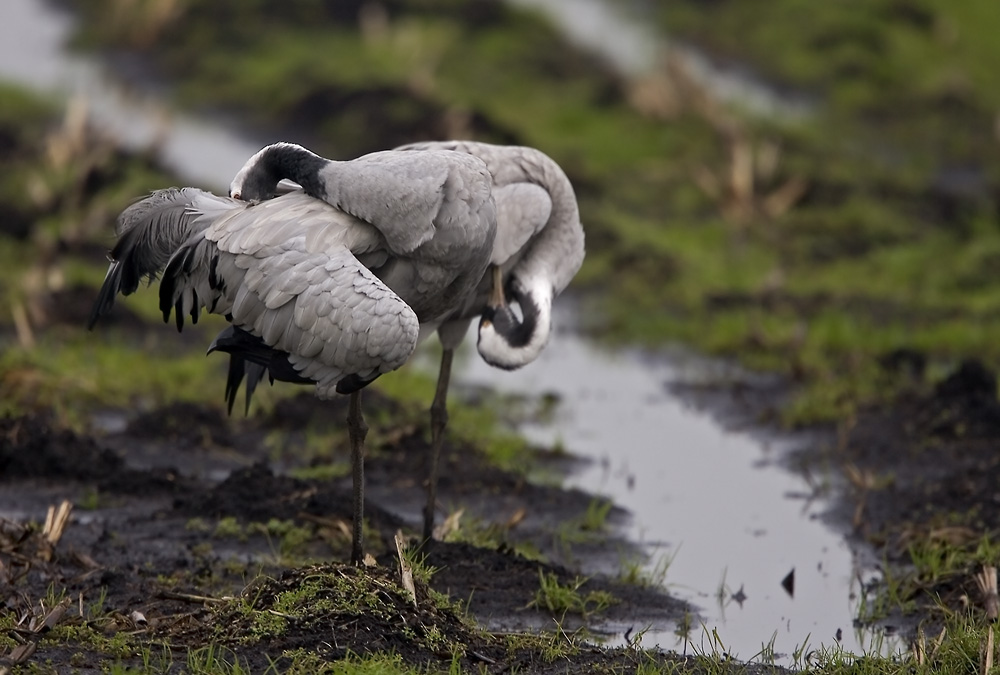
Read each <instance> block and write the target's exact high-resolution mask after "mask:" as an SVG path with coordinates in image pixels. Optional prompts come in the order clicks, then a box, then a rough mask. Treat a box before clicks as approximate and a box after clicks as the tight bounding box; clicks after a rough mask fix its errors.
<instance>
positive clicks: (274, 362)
mask: <svg viewBox="0 0 1000 675" xmlns="http://www.w3.org/2000/svg"><path fill="white" fill-rule="evenodd" d="M215 351H220V352H225V353H227V354H229V373H228V375H227V377H226V405H227V406H228V409H229V413H230V414H232V412H233V405H234V404H235V402H236V394H237V392H238V391H239V388H240V385H241V384H242V383H243V379H244V378H246V411H247V412H249V411H250V401H251V400H252V399H253V394H254V391H256V389H257V385H258V384H260V383H261V381H262V380H263V379H264V376H265V375H267V376H268V378H269V379H270V381H271V383H272V384H273V383H274V381H275V380H279V381H281V382H292V383H295V384H315V382H314V381H313V380H310V379H308V378H305V377H303V376H301V375H300V374H299V373H298V372H297V371H296V370H295V369H294V368H293V367H292V364H291V363H290V362H289V360H288V354H287V353H285V352H283V351H281V350H279V349H274V348H273V347H269V346H267V345H266V344H265V343H264V341H263V340H261V339H260V338H259V337H257V336H256V335H253V334H252V333H248V332H247V331H245V330H243V329H242V328H240V327H239V326H233V325H229V326H226V327H225V328H224V329H223V330H222V331H221V332H220V333H219V334H218V335H217V336H216V337H215V339H214V340H212V344H211V345H209V347H208V353H209V354H211V353H212V352H215Z"/></svg>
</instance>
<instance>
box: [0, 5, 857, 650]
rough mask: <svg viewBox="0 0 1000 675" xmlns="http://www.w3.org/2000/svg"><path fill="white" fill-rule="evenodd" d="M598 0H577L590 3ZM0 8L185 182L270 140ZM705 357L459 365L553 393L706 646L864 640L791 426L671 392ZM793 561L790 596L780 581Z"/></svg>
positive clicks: (597, 487) (10, 73)
mask: <svg viewBox="0 0 1000 675" xmlns="http://www.w3.org/2000/svg"><path fill="white" fill-rule="evenodd" d="M516 1H517V3H518V4H522V5H523V4H526V3H528V2H531V4H535V5H538V4H549V5H552V4H553V0H545V3H542V2H541V0H537V1H536V0H516ZM558 4H560V5H562V6H565V5H567V4H571V3H567V2H562V3H558ZM601 4H602V3H600V2H599V0H585V6H586V7H595V6H596V7H598V9H600V7H599V6H600V5H601ZM607 4H608V5H611V4H612V3H610V2H609V3H607ZM4 9H5V20H4V21H3V22H0V78H4V79H7V80H11V81H15V82H18V83H21V84H23V85H26V86H29V87H32V88H34V89H36V90H41V91H44V92H51V93H53V94H56V95H59V96H64V97H84V98H85V99H86V101H87V105H88V109H89V111H90V113H91V116H92V119H93V121H94V122H95V123H96V124H97V125H98V126H100V127H103V128H104V129H105V130H106V131H108V132H110V133H113V134H115V135H117V136H118V137H119V138H121V139H122V140H123V141H125V142H126V143H128V144H131V145H137V146H143V145H148V144H151V143H154V142H156V143H158V144H159V148H160V150H161V153H162V156H163V158H164V160H165V162H166V163H167V164H169V165H170V166H171V167H172V168H173V169H175V170H176V171H177V172H178V173H179V174H180V175H182V176H183V177H184V178H185V180H186V181H188V182H190V183H192V184H196V185H200V186H203V187H207V188H215V189H220V188H221V189H224V188H225V186H226V185H227V184H228V181H229V179H230V177H231V176H232V175H233V174H234V173H235V172H236V170H237V169H238V168H239V167H240V166H241V165H242V164H243V162H244V161H245V160H246V158H247V157H249V156H250V155H251V154H252V153H253V152H255V151H256V150H257V149H258V148H259V147H260V146H261V145H262V144H263V143H262V142H254V141H250V140H247V139H246V138H244V137H241V136H240V135H239V134H237V133H234V132H233V131H232V129H231V128H229V127H226V126H224V125H223V124H222V123H220V122H217V121H211V120H202V119H196V118H193V117H190V116H186V115H183V114H177V113H171V112H168V109H167V107H166V106H165V104H164V102H163V101H162V100H160V99H159V98H158V97H157V95H156V94H155V93H150V92H148V91H145V92H136V91H133V90H130V89H129V88H128V87H126V86H124V85H123V84H122V83H120V82H119V81H117V80H116V79H115V78H114V77H113V76H111V75H110V74H108V73H107V72H106V71H105V69H104V68H102V67H101V65H100V64H99V62H97V61H95V60H92V59H89V58H83V57H79V56H76V55H71V54H68V53H67V52H66V51H65V46H64V42H65V40H66V38H67V36H68V34H69V31H70V29H71V27H72V19H71V17H69V16H67V15H65V14H63V13H62V12H60V11H57V10H54V9H52V8H50V7H49V6H48V5H47V4H45V3H43V2H42V1H41V0H6V1H5V3H4ZM556 14H557V16H556V18H557V20H558V13H556ZM567 30H568V31H569V30H572V29H570V28H569V27H568V26H567ZM626 51H627V50H626ZM633 56H634V55H633ZM623 58H626V59H630V58H633V57H632V56H628V57H623ZM635 58H639V57H635ZM266 140H277V139H266ZM564 306H565V304H564ZM560 319H561V321H560V323H561V324H562V325H563V326H566V325H569V324H571V323H572V317H571V316H562V317H560ZM468 344H474V338H473V339H471V340H469V341H468ZM705 372H706V371H705V370H704V368H703V367H701V366H699V367H697V368H694V369H688V370H686V366H685V360H684V359H682V358H679V357H677V356H676V355H675V356H672V357H667V356H664V355H655V354H644V353H640V352H637V351H629V350H624V351H608V350H605V349H602V348H600V347H598V346H596V345H594V344H592V343H590V342H588V341H587V340H585V339H583V338H581V337H579V336H578V335H575V334H574V333H572V332H557V333H556V334H555V335H553V338H552V340H551V343H550V345H549V347H548V349H547V350H546V351H545V352H544V353H543V355H542V357H541V358H540V359H539V360H538V361H537V362H535V363H533V364H531V365H530V366H528V367H526V368H524V369H522V370H521V371H518V372H515V373H507V372H502V371H499V370H495V369H492V368H490V367H488V366H487V365H486V364H485V363H483V362H482V361H481V360H480V359H479V358H478V357H477V356H476V355H475V354H474V353H472V352H471V351H470V352H468V353H466V354H465V357H464V358H462V359H461V360H460V367H459V370H458V372H457V373H456V380H457V383H458V385H462V384H466V385H484V386H488V387H490V388H495V389H497V390H499V391H501V392H512V393H520V394H526V395H529V396H536V395H542V394H544V393H553V394H556V395H557V396H558V398H559V401H560V404H559V406H558V409H557V414H556V419H555V420H554V421H553V422H551V423H549V424H546V425H538V424H536V425H528V426H525V427H524V428H523V432H524V433H525V434H527V435H528V436H529V438H531V439H532V440H534V441H537V442H540V443H554V442H557V441H558V442H561V443H562V444H563V445H564V446H565V447H566V448H567V449H568V450H569V451H570V452H572V453H574V454H578V455H581V456H583V457H585V458H588V459H591V460H593V461H592V462H590V463H589V464H588V466H587V468H585V469H583V470H582V471H580V472H579V473H577V474H575V475H573V476H572V477H571V478H570V479H569V482H570V484H571V485H573V486H578V487H581V488H584V489H586V490H588V491H592V492H595V493H599V494H602V495H606V496H608V497H610V498H612V499H613V500H614V501H615V502H616V503H617V504H619V505H621V506H622V507H624V508H625V509H627V510H628V511H630V512H631V513H632V518H631V522H630V523H629V524H628V525H627V526H626V527H627V532H628V535H629V537H630V538H631V539H633V540H635V541H638V542H640V543H641V544H642V545H643V546H644V547H645V548H646V550H647V551H648V552H649V554H650V556H651V558H650V569H651V570H652V569H655V568H656V566H657V565H660V564H666V562H669V569H668V570H667V573H666V576H665V583H666V585H667V586H668V588H669V590H670V592H671V593H672V594H674V595H676V596H678V597H680V598H683V599H686V600H689V601H690V602H691V603H692V604H693V605H695V606H696V607H697V608H698V610H699V616H698V617H696V618H695V626H694V629H693V631H692V633H691V639H692V641H693V642H694V644H695V645H696V646H700V647H699V648H701V649H706V650H708V651H712V647H711V644H712V643H711V641H710V639H709V637H708V636H709V635H710V633H711V631H713V630H715V629H717V631H718V635H719V637H720V638H721V641H722V644H723V645H724V649H725V651H727V652H728V653H730V654H733V655H736V656H739V657H741V658H750V657H752V656H754V655H755V654H757V653H758V652H759V651H760V650H761V648H762V646H763V645H765V644H767V643H769V642H771V641H772V638H773V647H774V649H775V651H776V652H778V653H779V654H785V655H788V654H790V653H791V652H792V651H793V650H794V649H796V648H797V647H799V646H801V645H803V644H804V643H806V642H807V641H808V643H809V644H810V645H811V646H812V647H818V646H819V645H820V644H823V645H827V646H831V647H832V646H836V645H837V644H838V643H837V641H836V637H835V636H838V635H839V636H840V640H841V642H840V644H841V645H842V646H843V647H844V648H846V649H847V650H850V651H854V652H859V651H861V650H863V649H867V648H869V646H870V645H869V644H868V642H869V640H870V637H868V636H866V635H865V634H858V633H856V632H855V630H854V628H853V617H854V615H855V609H856V608H855V606H854V605H855V601H853V600H852V599H851V598H852V597H853V592H854V591H856V590H857V581H856V580H857V578H858V571H857V569H856V566H855V563H854V557H853V555H852V553H851V551H850V550H849V548H848V546H847V544H846V543H845V541H844V538H843V536H842V534H840V533H837V532H835V531H833V530H832V529H830V528H829V527H827V526H826V525H825V524H824V523H823V522H821V520H820V519H819V515H820V514H821V513H822V512H823V511H824V509H825V507H826V505H825V504H824V503H823V502H822V501H821V500H809V499H808V497H809V495H811V494H812V492H813V490H812V489H811V488H810V486H809V485H808V484H807V483H806V481H805V480H803V479H802V478H800V477H798V476H796V475H793V474H791V473H789V472H788V471H786V470H784V469H782V468H781V467H780V466H779V463H778V461H777V460H778V458H779V457H780V456H781V446H782V445H783V444H786V443H788V442H791V441H790V440H789V439H784V440H782V439H780V438H775V437H771V438H766V437H764V436H763V435H762V434H753V433H747V432H741V431H730V430H727V429H726V428H725V427H724V425H723V424H722V423H720V422H719V421H718V420H717V419H715V418H713V416H712V415H710V414H709V413H707V412H704V411H700V410H697V409H695V408H693V407H692V406H691V405H689V404H688V403H686V402H685V401H684V399H682V398H681V397H680V396H678V395H676V394H674V393H672V391H671V388H670V384H671V383H672V382H677V381H684V380H685V378H691V377H694V378H698V377H702V376H703V375H704V374H705ZM793 569H794V570H795V594H794V597H793V596H791V595H789V594H788V593H787V592H786V591H785V590H784V589H783V588H782V584H781V582H782V579H783V578H784V577H785V575H786V574H788V573H789V572H790V571H791V570H793ZM720 589H721V590H720ZM740 600H742V602H741V601H740ZM701 621H703V622H704V627H702V626H700V625H699V622H701ZM641 628H642V626H636V627H635V629H636V630H640V629H641ZM619 639H621V638H619ZM643 644H644V645H646V646H652V645H654V644H659V645H661V646H662V647H665V648H671V649H680V648H681V647H682V645H683V643H682V642H679V640H678V638H677V637H676V635H674V633H673V631H672V629H671V628H667V629H666V630H663V631H661V632H655V631H651V632H649V633H647V634H646V636H645V638H644V640H643ZM722 649H723V648H722V647H721V646H720V647H719V650H720V651H721V650H722Z"/></svg>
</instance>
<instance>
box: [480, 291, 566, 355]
mask: <svg viewBox="0 0 1000 675" xmlns="http://www.w3.org/2000/svg"><path fill="white" fill-rule="evenodd" d="M509 291H510V295H511V298H512V299H513V300H515V301H516V302H517V304H518V307H520V309H521V318H520V319H518V317H517V315H516V314H514V312H513V310H512V309H511V308H510V306H509V305H508V304H507V303H499V304H494V303H490V304H489V305H488V306H487V307H486V309H485V310H484V311H483V313H482V317H481V318H480V320H479V342H478V343H477V348H478V349H479V354H480V356H482V357H483V360H484V361H486V363H488V364H490V365H491V366H494V367H496V368H503V369H504V370H515V369H517V368H520V367H521V366H523V365H526V364H528V363H531V362H532V361H534V360H535V359H536V358H538V355H539V354H540V353H541V352H542V350H543V349H544V348H545V345H546V343H547V342H548V341H549V332H550V330H551V328H552V294H553V293H552V284H551V283H550V282H549V281H548V280H547V279H545V278H543V277H535V278H533V279H529V280H528V281H527V282H524V281H522V280H519V279H517V278H513V279H511V283H510V287H509Z"/></svg>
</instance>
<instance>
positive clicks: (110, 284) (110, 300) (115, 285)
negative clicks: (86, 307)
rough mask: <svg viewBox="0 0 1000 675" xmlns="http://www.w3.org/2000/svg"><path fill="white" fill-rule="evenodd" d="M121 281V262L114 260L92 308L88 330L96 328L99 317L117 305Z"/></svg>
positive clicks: (88, 318)
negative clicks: (116, 299) (116, 300)
mask: <svg viewBox="0 0 1000 675" xmlns="http://www.w3.org/2000/svg"><path fill="white" fill-rule="evenodd" d="M121 283H122V266H121V263H118V262H113V263H111V266H110V267H109V268H108V273H107V275H106V276H105V277H104V283H103V284H102V285H101V290H100V291H98V293H97V299H96V300H95V301H94V306H93V307H92V308H91V310H90V316H89V317H87V330H94V326H95V325H96V324H97V321H98V319H100V318H101V317H102V316H104V315H105V314H107V313H108V312H110V311H111V308H112V307H114V306H115V298H116V297H117V296H118V291H119V290H120V289H121Z"/></svg>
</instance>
